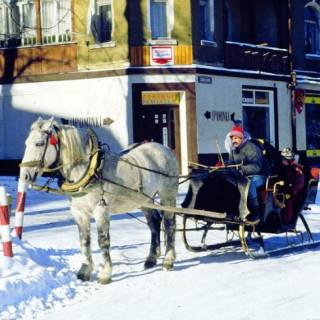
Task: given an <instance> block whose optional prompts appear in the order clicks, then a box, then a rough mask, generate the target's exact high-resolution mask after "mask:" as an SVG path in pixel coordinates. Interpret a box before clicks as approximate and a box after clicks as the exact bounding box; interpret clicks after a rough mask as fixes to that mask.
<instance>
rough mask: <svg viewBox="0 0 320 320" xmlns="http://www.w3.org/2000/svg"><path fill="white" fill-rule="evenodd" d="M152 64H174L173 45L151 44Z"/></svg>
mask: <svg viewBox="0 0 320 320" xmlns="http://www.w3.org/2000/svg"><path fill="white" fill-rule="evenodd" d="M150 64H151V65H152V66H159V65H161V66H164V65H173V47H171V46H151V47H150Z"/></svg>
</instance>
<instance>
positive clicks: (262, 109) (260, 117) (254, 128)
mask: <svg viewBox="0 0 320 320" xmlns="http://www.w3.org/2000/svg"><path fill="white" fill-rule="evenodd" d="M270 101H271V100H270V92H268V91H259V90H243V91H242V113H243V126H244V129H245V130H246V131H247V132H249V133H250V135H251V136H252V137H253V138H257V139H266V140H268V141H269V142H273V137H272V132H271V128H270V125H271V123H272V119H271V116H272V113H271V110H270V109H271V104H270Z"/></svg>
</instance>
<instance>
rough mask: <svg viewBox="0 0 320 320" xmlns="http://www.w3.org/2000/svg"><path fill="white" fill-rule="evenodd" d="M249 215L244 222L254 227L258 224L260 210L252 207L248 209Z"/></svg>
mask: <svg viewBox="0 0 320 320" xmlns="http://www.w3.org/2000/svg"><path fill="white" fill-rule="evenodd" d="M249 210H250V214H249V215H248V216H247V217H246V219H245V222H247V223H249V224H251V225H256V224H258V223H259V222H260V208H259V206H252V207H250V208H249Z"/></svg>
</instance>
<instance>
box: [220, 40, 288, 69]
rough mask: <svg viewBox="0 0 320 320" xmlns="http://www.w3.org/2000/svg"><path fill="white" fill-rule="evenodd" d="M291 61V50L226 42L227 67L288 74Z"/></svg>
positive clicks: (225, 64)
mask: <svg viewBox="0 0 320 320" xmlns="http://www.w3.org/2000/svg"><path fill="white" fill-rule="evenodd" d="M289 61H290V59H289V52H288V50H286V49H281V48H274V47H267V46H264V45H252V44H248V43H240V42H232V41H226V42H225V60H224V66H225V68H229V69H242V70H252V71H262V72H268V73H277V74H288V73H290V66H289Z"/></svg>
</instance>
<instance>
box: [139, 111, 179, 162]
mask: <svg viewBox="0 0 320 320" xmlns="http://www.w3.org/2000/svg"><path fill="white" fill-rule="evenodd" d="M179 123H180V119H179V106H174V105H157V106H141V109H140V114H139V116H138V125H137V132H136V134H137V139H138V141H154V142H158V143H161V144H163V145H164V146H166V147H169V148H170V149H171V150H172V151H173V153H174V154H175V156H176V158H177V160H178V163H179V166H180V160H181V154H180V128H179Z"/></svg>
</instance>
